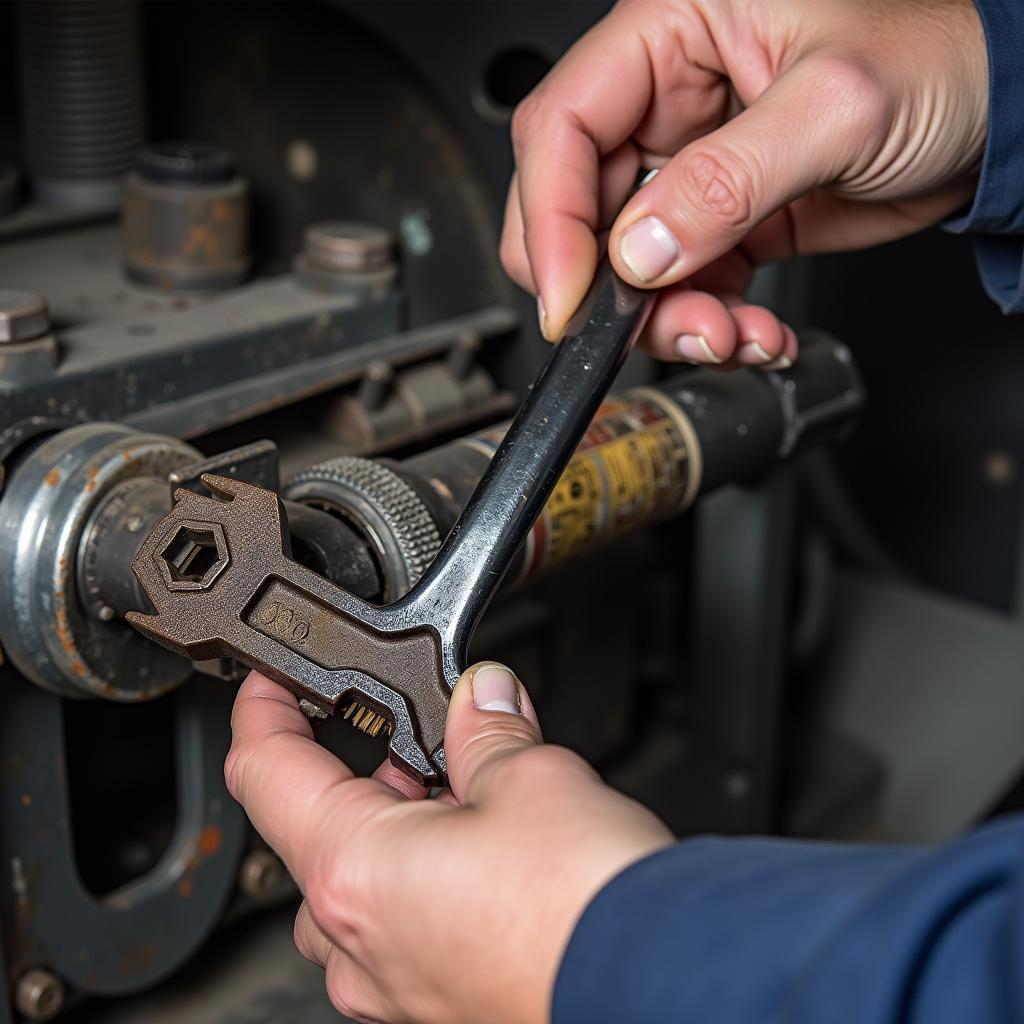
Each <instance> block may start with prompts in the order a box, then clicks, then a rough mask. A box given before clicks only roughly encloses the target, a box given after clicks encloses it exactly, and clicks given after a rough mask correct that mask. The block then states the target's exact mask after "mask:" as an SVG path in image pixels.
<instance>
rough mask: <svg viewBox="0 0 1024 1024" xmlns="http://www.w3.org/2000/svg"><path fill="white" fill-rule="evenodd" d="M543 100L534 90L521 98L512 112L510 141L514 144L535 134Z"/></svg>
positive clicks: (525, 140) (524, 140) (521, 142)
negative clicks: (524, 97)
mask: <svg viewBox="0 0 1024 1024" xmlns="http://www.w3.org/2000/svg"><path fill="white" fill-rule="evenodd" d="M542 106H543V101H542V99H541V97H540V95H539V94H538V93H537V92H536V91H534V92H531V93H530V95H529V96H527V97H526V99H524V100H522V101H521V102H520V103H519V105H518V106H517V107H516V109H515V110H514V111H513V112H512V143H513V145H515V146H519V145H522V144H524V143H526V142H528V141H529V140H530V139H531V138H532V137H533V136H534V134H535V129H536V127H537V124H538V122H539V121H540V117H541V108H542Z"/></svg>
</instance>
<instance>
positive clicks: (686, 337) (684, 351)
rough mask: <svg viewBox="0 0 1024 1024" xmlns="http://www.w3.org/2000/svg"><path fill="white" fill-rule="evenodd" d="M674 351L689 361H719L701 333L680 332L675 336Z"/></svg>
mask: <svg viewBox="0 0 1024 1024" xmlns="http://www.w3.org/2000/svg"><path fill="white" fill-rule="evenodd" d="M676 352H678V353H679V355H681V356H682V357H683V359H688V360H689V361H690V362H691V363H720V362H721V361H722V360H721V358H720V357H719V356H716V355H715V352H714V349H712V347H711V346H710V345H709V344H708V339H707V338H705V337H704V335H703V334H680V335H679V337H678V338H676Z"/></svg>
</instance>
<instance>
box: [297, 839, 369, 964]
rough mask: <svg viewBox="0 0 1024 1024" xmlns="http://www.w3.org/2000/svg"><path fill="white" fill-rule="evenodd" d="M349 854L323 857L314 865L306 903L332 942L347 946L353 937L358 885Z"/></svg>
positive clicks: (307, 887) (346, 947)
mask: <svg viewBox="0 0 1024 1024" xmlns="http://www.w3.org/2000/svg"><path fill="white" fill-rule="evenodd" d="M351 864H352V860H351V858H349V857H338V856H325V857H321V858H320V859H319V861H318V862H317V863H316V864H315V865H314V866H313V868H312V870H311V871H310V875H309V879H308V882H307V886H306V903H307V905H308V906H309V912H310V914H311V915H312V917H313V920H314V921H315V922H316V923H317V925H318V926H319V927H320V929H321V931H323V932H324V934H326V935H327V936H328V937H329V938H330V939H331V940H332V941H333V942H335V943H337V944H338V945H339V946H341V947H342V948H343V949H349V948H351V946H352V942H353V939H354V938H355V932H356V927H355V920H356V914H355V905H356V901H357V900H358V899H359V885H358V883H357V880H356V879H355V877H354V872H353V871H352V869H351Z"/></svg>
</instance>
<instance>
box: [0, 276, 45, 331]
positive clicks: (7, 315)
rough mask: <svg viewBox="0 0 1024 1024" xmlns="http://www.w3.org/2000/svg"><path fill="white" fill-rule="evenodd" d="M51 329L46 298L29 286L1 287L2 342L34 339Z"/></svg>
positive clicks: (0, 317) (0, 324)
mask: <svg viewBox="0 0 1024 1024" xmlns="http://www.w3.org/2000/svg"><path fill="white" fill-rule="evenodd" d="M49 331H50V311H49V309H48V307H47V305H46V299H44V298H43V297H42V295H40V294H39V293H38V292H32V291H29V290H28V289H27V288H0V342H18V341H32V340H33V339H34V338H41V337H42V336H43V335H44V334H48V333H49Z"/></svg>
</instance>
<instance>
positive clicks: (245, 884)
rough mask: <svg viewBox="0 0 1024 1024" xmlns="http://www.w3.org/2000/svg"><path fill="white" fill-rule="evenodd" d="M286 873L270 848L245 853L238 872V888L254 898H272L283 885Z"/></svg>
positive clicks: (286, 876)
mask: <svg viewBox="0 0 1024 1024" xmlns="http://www.w3.org/2000/svg"><path fill="white" fill-rule="evenodd" d="M287 878H288V874H287V872H286V871H285V869H284V864H282V863H281V860H280V858H279V857H276V856H275V855H274V854H273V853H271V852H270V850H252V851H251V852H250V853H247V854H246V856H245V859H244V860H243V861H242V866H241V868H240V869H239V872H238V888H239V889H241V890H242V892H244V893H245V894H246V896H251V897H252V898H253V899H256V900H269V899H273V897H275V896H276V895H277V894H278V893H279V892H281V890H282V888H283V887H284V884H285V881H286V880H287Z"/></svg>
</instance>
